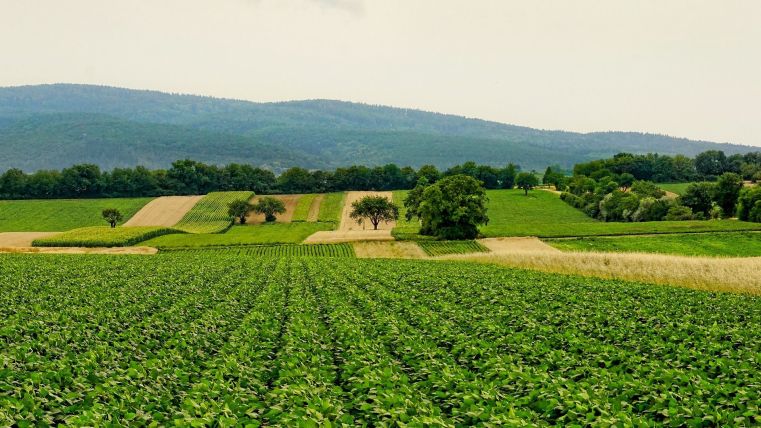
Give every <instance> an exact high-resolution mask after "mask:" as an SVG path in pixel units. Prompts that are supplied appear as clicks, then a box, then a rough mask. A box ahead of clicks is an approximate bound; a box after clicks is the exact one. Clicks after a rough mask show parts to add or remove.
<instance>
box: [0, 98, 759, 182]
mask: <svg viewBox="0 0 761 428" xmlns="http://www.w3.org/2000/svg"><path fill="white" fill-rule="evenodd" d="M711 149H718V150H723V151H724V152H725V153H727V154H734V153H746V152H749V151H755V150H759V149H758V148H754V147H750V146H742V145H734V144H718V143H712V142H707V141H692V140H687V139H682V138H674V137H669V136H664V135H653V134H641V133H633V132H594V133H587V134H582V133H574V132H566V131H546V130H538V129H533V128H528V127H522V126H516V125H508V124H502V123H497V122H490V121H485V120H481V119H470V118H465V117H461V116H454V115H447V114H441V113H431V112H425V111H421V110H412V109H403V108H395V107H384V106H373V105H367V104H357V103H349V102H343V101H331V100H308V101H289V102H278V103H255V102H250V101H240V100H229V99H220V98H212V97H204V96H196V95H178V94H168V93H163V92H157V91H147V90H133V89H123V88H115V87H107V86H92V85H74V84H54V85H36V86H19V87H9V88H0V170H5V169H8V168H11V167H19V168H22V169H24V170H28V171H33V170H37V169H49V168H56V169H57V168H62V167H66V166H69V165H71V164H74V163H81V162H90V163H96V164H98V165H100V166H102V167H104V168H107V169H110V168H113V167H118V166H134V165H136V164H142V165H145V166H148V167H151V168H160V167H166V166H168V165H169V163H170V162H172V161H173V160H176V159H181V158H192V159H195V160H199V161H203V162H209V163H218V164H223V163H229V162H239V163H250V164H254V165H258V166H264V167H267V168H271V169H274V170H282V169H284V168H288V167H291V166H302V167H306V168H335V167H338V166H346V165H351V164H365V165H368V166H372V165H380V164H385V163H390V162H393V163H397V164H399V165H411V166H420V165H423V164H427V163H432V164H435V165H437V166H439V167H448V166H451V165H454V164H457V163H461V162H464V161H466V160H474V161H476V162H479V163H484V164H490V165H495V166H497V165H504V164H506V163H508V162H514V163H518V164H520V165H522V166H523V167H524V168H525V169H531V168H537V169H538V168H543V167H544V166H546V165H549V164H560V165H562V166H565V167H570V166H572V165H573V164H575V163H577V162H582V161H587V160H591V159H597V158H602V157H608V156H611V155H613V154H615V153H618V152H621V151H626V152H632V153H648V152H658V153H661V154H669V155H673V154H679V153H681V154H685V155H688V156H694V155H695V154H697V153H699V152H702V151H705V150H711Z"/></svg>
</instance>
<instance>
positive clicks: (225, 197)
mask: <svg viewBox="0 0 761 428" xmlns="http://www.w3.org/2000/svg"><path fill="white" fill-rule="evenodd" d="M253 195H254V194H253V192H211V193H209V194H208V195H206V196H204V197H203V199H201V200H200V201H198V203H197V204H195V205H194V206H193V208H192V209H191V210H190V211H188V213H187V214H185V217H183V218H182V220H180V222H179V223H177V224H176V225H175V227H176V228H177V229H180V230H182V231H185V232H188V233H219V232H223V231H225V230H226V229H227V228H228V227H230V225H231V224H232V219H231V218H230V216H229V215H227V209H228V204H229V203H230V202H232V201H235V200H238V199H242V200H245V201H247V200H249V199H251V197H252V196H253Z"/></svg>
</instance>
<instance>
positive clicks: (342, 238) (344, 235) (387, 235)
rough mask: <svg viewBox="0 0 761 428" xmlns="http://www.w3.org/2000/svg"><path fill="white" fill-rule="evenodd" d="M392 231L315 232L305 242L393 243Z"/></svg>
mask: <svg viewBox="0 0 761 428" xmlns="http://www.w3.org/2000/svg"><path fill="white" fill-rule="evenodd" d="M393 240H394V237H393V236H391V231H390V230H372V229H371V230H346V231H344V230H330V231H321V232H315V233H314V234H312V235H310V236H309V237H308V238H307V239H305V240H304V243H305V244H337V243H340V242H357V241H393Z"/></svg>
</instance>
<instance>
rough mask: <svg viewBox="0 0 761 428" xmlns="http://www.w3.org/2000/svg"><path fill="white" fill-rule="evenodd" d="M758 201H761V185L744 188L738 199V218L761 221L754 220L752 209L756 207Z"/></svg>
mask: <svg viewBox="0 0 761 428" xmlns="http://www.w3.org/2000/svg"><path fill="white" fill-rule="evenodd" d="M758 202H761V187H752V188H748V189H743V190H742V192H740V197H739V198H738V199H737V218H739V219H740V220H745V221H755V222H758V221H761V220H753V219H752V215H751V211H752V210H753V209H755V208H756V204H757V203H758Z"/></svg>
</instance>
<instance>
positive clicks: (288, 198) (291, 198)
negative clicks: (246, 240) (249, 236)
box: [246, 195, 302, 224]
mask: <svg viewBox="0 0 761 428" xmlns="http://www.w3.org/2000/svg"><path fill="white" fill-rule="evenodd" d="M301 196H302V195H265V196H254V197H253V198H252V199H251V203H252V204H255V203H257V202H258V201H259V199H260V198H264V197H272V198H275V199H280V200H281V201H283V204H285V213H283V214H280V215H278V216H277V220H275V222H276V223H290V222H291V220H292V219H293V212H294V211H295V210H296V205H298V203H299V199H300V198H301ZM246 223H247V224H261V223H264V214H257V213H254V212H252V213H250V214H249V215H248V216H246Z"/></svg>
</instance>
